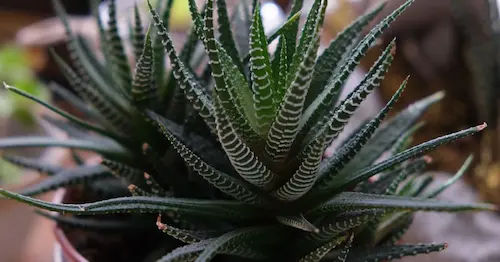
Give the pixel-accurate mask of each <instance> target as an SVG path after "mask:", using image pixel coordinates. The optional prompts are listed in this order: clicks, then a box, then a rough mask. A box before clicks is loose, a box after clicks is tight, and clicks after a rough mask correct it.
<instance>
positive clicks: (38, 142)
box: [0, 136, 131, 160]
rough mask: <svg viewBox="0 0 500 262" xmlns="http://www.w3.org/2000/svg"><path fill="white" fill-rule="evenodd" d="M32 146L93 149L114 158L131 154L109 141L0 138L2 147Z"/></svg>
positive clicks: (34, 137)
mask: <svg viewBox="0 0 500 262" xmlns="http://www.w3.org/2000/svg"><path fill="white" fill-rule="evenodd" d="M30 147H64V148H74V149H81V150H88V151H93V152H96V153H99V154H102V155H104V156H107V157H109V158H112V159H121V160H128V159H130V157H131V155H130V152H129V151H128V150H126V149H125V148H123V147H121V146H120V145H118V144H116V143H114V142H113V141H110V140H109V141H107V142H106V143H103V142H102V141H99V143H96V142H94V141H91V140H79V139H67V140H61V139H58V138H52V137H36V136H20V137H9V138H2V139H0V149H8V148H30Z"/></svg>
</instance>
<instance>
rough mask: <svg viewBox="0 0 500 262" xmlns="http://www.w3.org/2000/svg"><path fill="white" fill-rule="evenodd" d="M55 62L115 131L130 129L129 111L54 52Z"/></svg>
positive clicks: (80, 93)
mask: <svg viewBox="0 0 500 262" xmlns="http://www.w3.org/2000/svg"><path fill="white" fill-rule="evenodd" d="M52 55H53V57H54V59H55V62H56V63H57V64H58V65H59V68H60V69H61V70H62V73H63V75H64V76H65V77H66V79H67V80H68V82H69V83H70V85H71V86H72V87H73V89H74V90H75V91H76V92H77V93H78V95H79V96H80V97H82V98H83V99H84V100H85V101H86V102H87V103H91V104H92V105H94V107H95V108H96V109H97V110H98V111H99V112H100V113H101V115H102V116H103V117H104V118H106V120H108V122H109V123H111V125H112V128H113V129H114V130H115V131H123V130H128V129H129V127H128V121H126V120H125V119H129V116H128V112H125V111H122V110H121V109H120V107H117V106H116V104H114V103H113V102H112V101H111V100H109V99H107V97H105V96H103V95H102V94H101V93H99V91H98V90H96V89H95V88H94V87H92V86H90V84H89V83H88V82H86V81H84V80H83V79H81V78H80V77H79V76H78V75H77V74H76V73H75V72H74V71H73V69H71V67H69V65H67V64H66V63H65V62H64V61H63V60H62V58H61V57H59V56H58V55H57V54H55V53H52Z"/></svg>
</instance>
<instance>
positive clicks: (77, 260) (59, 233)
mask: <svg viewBox="0 0 500 262" xmlns="http://www.w3.org/2000/svg"><path fill="white" fill-rule="evenodd" d="M66 192H67V191H66V189H64V188H62V189H59V190H57V191H56V193H55V195H54V199H53V202H54V203H56V204H61V203H62V200H63V198H64V196H65V194H66ZM54 235H55V238H56V241H57V243H56V244H57V245H58V246H59V248H57V246H56V249H55V251H57V250H58V249H59V251H61V252H62V254H61V255H63V256H64V257H66V258H67V259H69V261H71V262H89V261H88V260H87V259H86V258H85V257H83V256H82V255H81V254H80V252H78V250H76V248H75V247H74V246H73V244H71V242H70V241H69V239H68V238H67V237H66V234H65V233H64V231H63V230H62V229H61V228H60V227H59V226H57V224H56V225H55V226H54ZM55 256H56V257H57V254H55ZM55 261H57V260H55Z"/></svg>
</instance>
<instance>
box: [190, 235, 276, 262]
mask: <svg viewBox="0 0 500 262" xmlns="http://www.w3.org/2000/svg"><path fill="white" fill-rule="evenodd" d="M269 230H270V227H249V228H242V229H238V230H235V231H231V232H228V233H226V234H223V235H222V236H220V237H218V238H216V239H214V240H213V241H211V242H209V243H208V245H207V246H206V247H205V249H204V250H203V252H201V254H200V255H199V256H198V258H197V259H196V260H195V262H204V261H210V260H211V259H212V258H213V257H215V255H216V254H217V253H218V252H220V250H224V249H226V248H229V247H238V246H239V245H241V244H242V243H245V242H247V241H250V239H255V238H258V237H259V236H261V235H263V234H265V233H267V232H268V231H269Z"/></svg>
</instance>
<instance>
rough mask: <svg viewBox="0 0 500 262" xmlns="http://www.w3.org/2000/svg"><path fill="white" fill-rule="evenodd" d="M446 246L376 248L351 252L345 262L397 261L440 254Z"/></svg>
mask: <svg viewBox="0 0 500 262" xmlns="http://www.w3.org/2000/svg"><path fill="white" fill-rule="evenodd" d="M446 247H447V244H420V245H397V246H390V247H376V248H373V249H369V250H362V251H361V252H359V251H358V250H353V251H352V252H351V254H352V255H349V256H348V258H347V262H377V261H385V260H388V259H389V260H393V259H399V258H402V257H405V256H416V255H418V254H429V253H432V252H440V251H442V250H444V249H445V248H446Z"/></svg>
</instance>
